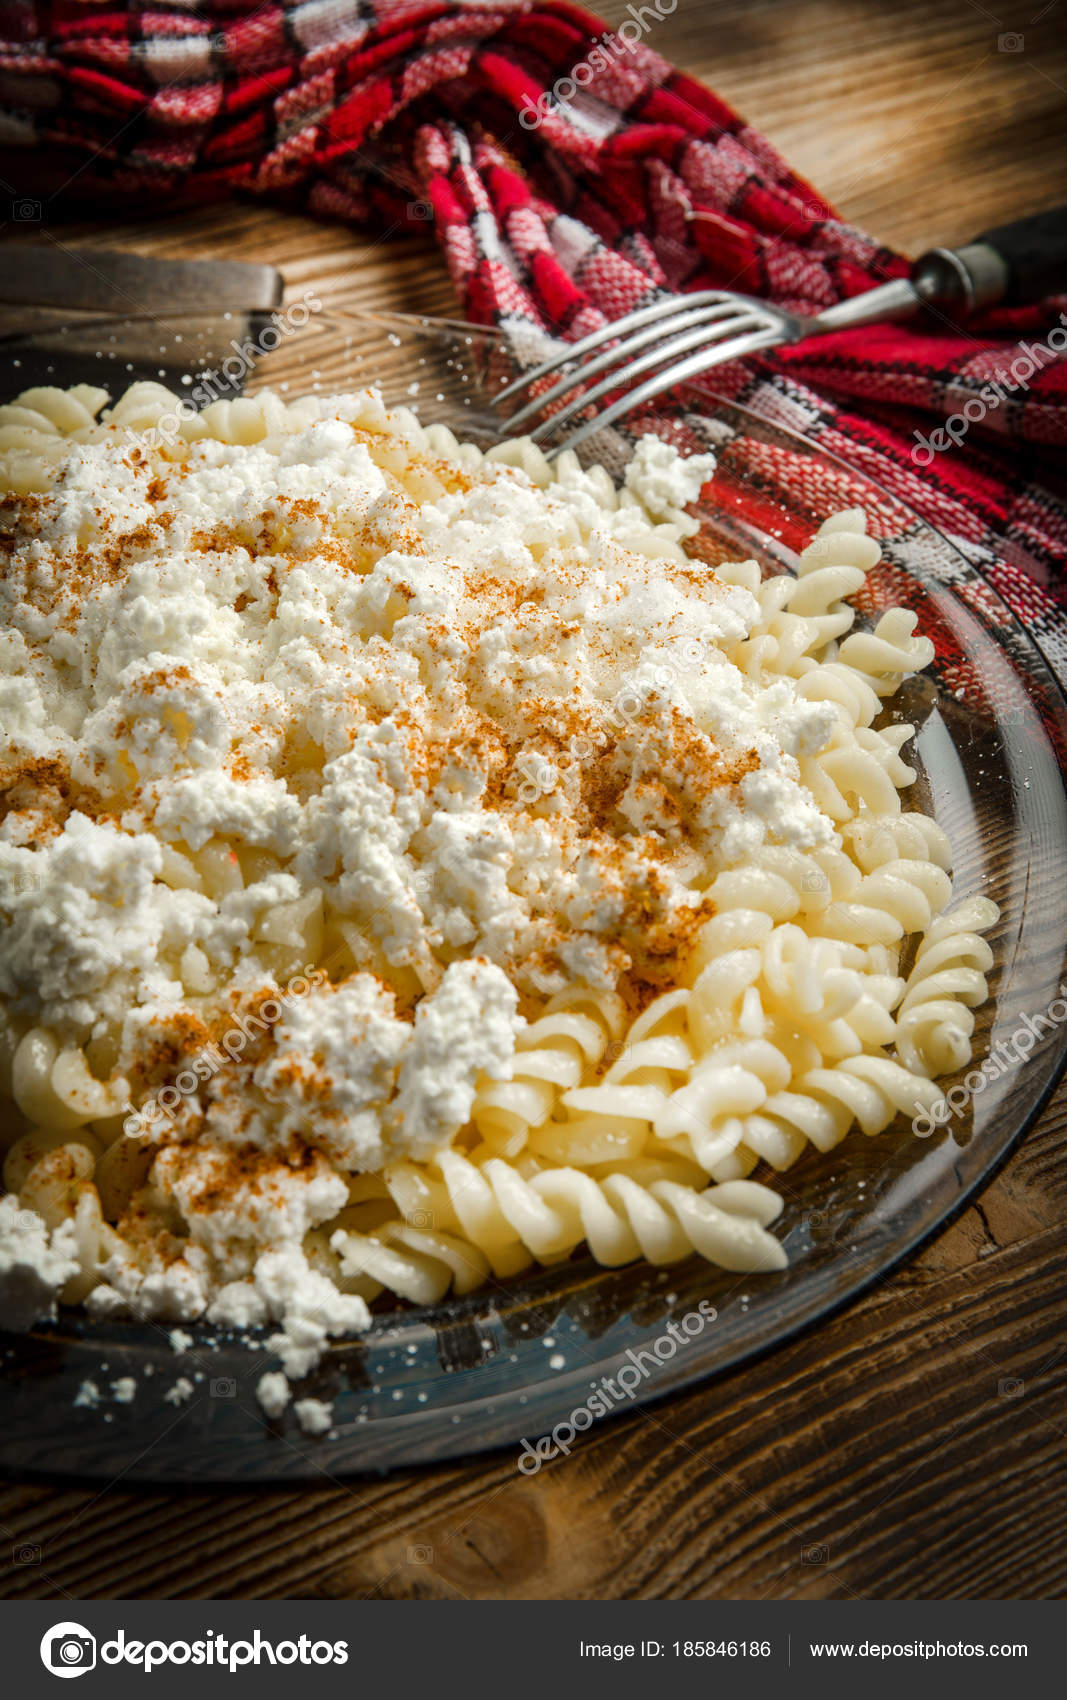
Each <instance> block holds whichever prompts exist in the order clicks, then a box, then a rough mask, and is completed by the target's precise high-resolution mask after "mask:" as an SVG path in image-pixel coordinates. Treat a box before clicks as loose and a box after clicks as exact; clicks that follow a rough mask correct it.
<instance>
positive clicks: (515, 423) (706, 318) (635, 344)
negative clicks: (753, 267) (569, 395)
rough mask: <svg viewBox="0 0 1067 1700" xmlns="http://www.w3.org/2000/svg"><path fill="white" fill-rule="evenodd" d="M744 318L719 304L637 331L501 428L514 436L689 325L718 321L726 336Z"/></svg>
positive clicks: (562, 380) (585, 363) (736, 308)
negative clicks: (564, 398) (608, 370)
mask: <svg viewBox="0 0 1067 1700" xmlns="http://www.w3.org/2000/svg"><path fill="white" fill-rule="evenodd" d="M731 314H732V320H731ZM742 316H743V314H742V313H741V312H740V311H739V305H738V303H737V302H733V303H731V304H730V305H727V303H726V302H719V303H717V304H716V305H715V306H714V307H698V308H697V309H696V310H695V311H693V312H680V313H676V314H674V315H672V316H671V317H670V318H669V319H665V320H663V321H657V322H656V323H655V324H653V325H649V326H646V327H645V329H644V330H640V331H637V332H636V333H635V334H634V335H633V336H626V337H624V338H623V340H622V341H621V342H619V343H617V344H616V345H615V347H614V348H609V349H608V350H607V351H606V352H605V353H604V354H598V355H597V356H596V358H595V359H593V360H583V361H582V363H581V366H580V367H579V369H578V370H577V371H576V372H568V373H567V374H566V375H565V376H564V377H562V378H560V379H559V381H558V382H557V383H555V384H553V385H552V388H551V389H550V390H543V391H542V392H541V394H540V395H535V396H533V397H532V398H531V399H530V400H529V401H528V402H527V403H526V406H525V407H520V408H519V411H518V412H517V413H513V414H512V415H511V416H510V418H508V419H505V420H503V421H502V422H501V426H500V429H501V430H502V431H506V432H508V434H509V435H511V436H513V435H514V434H515V432H516V431H518V429H519V428H520V426H522V425H523V424H524V423H525V421H526V420H527V419H529V418H531V417H532V416H533V415H534V414H535V413H540V412H541V411H542V409H543V408H545V407H548V406H549V404H550V403H551V402H553V401H555V399H556V397H557V396H561V395H564V394H566V392H567V391H568V390H573V389H574V388H575V387H576V386H577V385H578V384H583V383H585V381H586V379H587V378H593V377H595V376H596V374H597V373H598V372H603V371H604V369H605V367H610V366H617V365H618V364H619V362H620V361H622V360H628V359H630V357H631V356H632V355H634V354H636V353H637V351H638V349H639V348H644V347H645V346H646V344H648V343H650V342H661V341H664V340H665V339H666V338H667V337H668V336H673V335H674V334H675V333H676V332H678V331H684V330H685V329H687V327H688V326H690V325H710V324H715V323H716V322H717V321H718V322H720V324H723V325H724V326H725V329H722V330H720V331H719V332H718V333H717V334H719V335H726V334H727V333H728V331H729V329H730V328H731V325H732V324H736V323H737V322H738V321H739V320H740V318H741V317H742ZM620 325H626V326H628V325H629V320H628V319H622V320H620V321H618V323H617V324H616V326H615V328H616V330H618V329H619V326H620Z"/></svg>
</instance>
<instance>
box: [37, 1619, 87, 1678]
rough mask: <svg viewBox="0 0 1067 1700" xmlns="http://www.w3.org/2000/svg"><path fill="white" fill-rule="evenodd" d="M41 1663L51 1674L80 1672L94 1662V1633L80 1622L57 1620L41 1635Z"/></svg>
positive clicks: (70, 1674) (60, 1674)
mask: <svg viewBox="0 0 1067 1700" xmlns="http://www.w3.org/2000/svg"><path fill="white" fill-rule="evenodd" d="M41 1663H42V1664H43V1665H44V1667H45V1669H46V1670H50V1671H51V1672H52V1675H53V1676H63V1677H66V1676H84V1675H85V1672H86V1671H87V1670H93V1669H95V1666H96V1637H95V1636H94V1635H90V1633H89V1631H88V1630H87V1629H86V1627H85V1625H84V1624H82V1623H57V1624H56V1625H55V1626H54V1627H53V1628H52V1629H50V1630H49V1631H48V1632H47V1634H46V1635H44V1636H43V1637H42V1639H41Z"/></svg>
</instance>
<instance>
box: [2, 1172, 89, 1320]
mask: <svg viewBox="0 0 1067 1700" xmlns="http://www.w3.org/2000/svg"><path fill="white" fill-rule="evenodd" d="M77 1272H78V1259H77V1255H76V1251H75V1238H74V1223H73V1222H63V1223H62V1224H61V1225H60V1226H59V1227H58V1228H54V1229H52V1230H51V1231H49V1229H48V1228H47V1226H46V1225H45V1223H44V1222H43V1221H42V1220H41V1218H40V1216H38V1215H37V1213H36V1211H33V1210H29V1209H27V1208H26V1207H25V1206H24V1205H20V1204H19V1201H18V1199H17V1198H15V1197H14V1196H13V1195H11V1194H8V1196H7V1197H5V1198H0V1322H2V1325H3V1326H4V1327H5V1328H10V1329H13V1330H14V1331H15V1332H17V1333H22V1332H24V1331H25V1330H26V1329H28V1328H32V1327H33V1325H34V1323H35V1322H47V1321H52V1320H54V1318H55V1314H56V1298H57V1295H58V1294H59V1293H60V1292H61V1291H62V1288H63V1287H64V1285H65V1284H66V1282H67V1281H69V1280H70V1278H71V1277H72V1276H73V1275H76V1274H77Z"/></svg>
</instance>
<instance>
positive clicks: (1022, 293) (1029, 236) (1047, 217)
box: [911, 206, 1067, 313]
mask: <svg viewBox="0 0 1067 1700" xmlns="http://www.w3.org/2000/svg"><path fill="white" fill-rule="evenodd" d="M911 281H912V283H913V284H914V285H915V288H916V290H917V291H918V293H919V295H920V297H921V299H922V300H923V301H924V302H926V303H927V304H928V305H929V306H931V307H938V308H941V309H944V310H945V311H947V312H956V313H958V312H960V311H961V310H962V311H964V312H974V311H976V310H977V309H979V308H983V307H999V306H1002V305H1003V306H1005V307H1021V306H1024V305H1027V304H1028V303H1030V302H1033V301H1041V300H1043V299H1044V297H1045V296H1046V295H1067V206H1062V207H1052V208H1051V209H1050V210H1049V211H1048V212H1040V213H1033V214H1032V215H1031V216H1030V217H1029V218H1020V219H1014V220H1013V221H1012V222H1011V223H1010V224H1000V225H998V226H997V227H996V229H995V230H987V231H985V232H983V234H982V235H981V236H976V237H975V239H974V241H973V242H969V243H968V244H967V246H966V247H964V248H933V249H931V250H930V252H929V253H927V254H922V255H920V257H919V259H917V260H916V262H915V264H914V266H913V267H912V272H911Z"/></svg>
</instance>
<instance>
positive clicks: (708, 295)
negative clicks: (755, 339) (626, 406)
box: [490, 289, 737, 407]
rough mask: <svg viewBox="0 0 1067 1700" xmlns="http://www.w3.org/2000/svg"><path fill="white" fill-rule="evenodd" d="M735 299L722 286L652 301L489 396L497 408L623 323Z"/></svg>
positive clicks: (629, 325)
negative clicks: (500, 403)
mask: <svg viewBox="0 0 1067 1700" xmlns="http://www.w3.org/2000/svg"><path fill="white" fill-rule="evenodd" d="M736 299H737V297H736V296H733V297H731V296H726V295H724V294H723V291H722V290H721V289H701V290H696V291H695V292H694V293H693V294H692V295H682V296H679V295H669V296H667V297H666V299H660V300H657V301H653V302H652V304H651V305H650V306H648V307H639V308H638V309H637V310H636V312H633V313H627V314H626V316H625V318H623V319H616V320H613V322H612V323H611V324H610V325H604V326H603V327H602V328H601V329H600V330H598V331H590V333H589V335H588V336H583V337H582V338H581V340H580V341H578V342H571V343H568V344H567V346H566V348H564V349H563V350H562V351H561V353H559V354H554V355H553V356H552V358H551V359H550V360H544V361H542V362H541V365H540V366H535V367H534V368H533V370H532V371H530V372H524V373H523V374H522V376H521V377H519V378H515V379H514V380H513V382H512V383H510V384H508V386H507V388H506V389H503V390H501V391H500V392H499V394H497V395H495V396H492V397H490V401H491V405H492V406H493V407H496V405H497V403H498V402H502V401H508V400H509V399H510V397H511V396H513V395H517V394H518V392H519V391H520V390H524V389H526V388H527V386H528V385H530V384H536V383H537V381H538V379H539V378H545V377H547V376H548V374H549V373H550V372H555V371H557V370H558V368H559V367H560V366H566V365H567V363H568V362H569V361H571V360H581V358H582V356H583V355H585V354H588V353H590V352H591V351H592V350H593V349H594V348H599V347H600V346H601V344H602V343H605V342H610V341H611V340H612V338H614V337H617V336H618V335H619V331H620V326H622V325H625V326H626V328H627V330H637V329H638V328H639V327H640V326H641V325H647V324H651V322H652V321H653V320H654V319H659V318H666V317H669V316H670V314H672V313H676V312H678V311H679V310H680V309H682V308H690V307H712V306H714V305H715V304H716V302H729V301H731V300H734V301H736Z"/></svg>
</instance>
